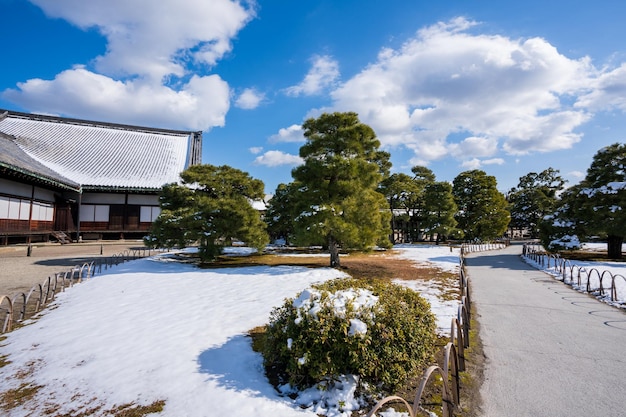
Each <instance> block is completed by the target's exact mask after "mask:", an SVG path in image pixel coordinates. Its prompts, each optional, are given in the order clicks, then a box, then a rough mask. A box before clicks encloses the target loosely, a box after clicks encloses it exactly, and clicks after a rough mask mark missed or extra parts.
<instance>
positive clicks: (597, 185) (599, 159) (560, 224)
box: [541, 143, 626, 259]
mask: <svg viewBox="0 0 626 417" xmlns="http://www.w3.org/2000/svg"><path fill="white" fill-rule="evenodd" d="M624 207H626V145H625V144H620V143H615V144H613V145H610V146H607V147H605V148H602V149H600V150H599V151H598V152H597V153H596V154H595V155H594V157H593V160H592V162H591V166H590V167H589V169H588V170H587V175H586V177H585V179H584V180H583V181H581V183H580V184H577V185H575V186H573V187H571V188H569V189H568V190H566V191H565V192H564V193H563V195H562V196H561V200H560V202H559V205H558V207H557V208H556V210H555V211H554V213H552V215H550V216H548V217H547V218H546V219H545V221H544V222H543V224H542V227H541V232H542V233H541V239H542V242H543V243H544V246H546V247H553V248H558V246H559V242H562V241H563V237H564V236H566V237H567V238H571V237H572V235H576V238H577V239H581V238H585V237H590V236H597V237H599V238H602V239H606V241H607V252H608V257H609V258H610V259H620V258H621V257H622V243H623V242H624V237H625V236H626V211H625V209H624Z"/></svg>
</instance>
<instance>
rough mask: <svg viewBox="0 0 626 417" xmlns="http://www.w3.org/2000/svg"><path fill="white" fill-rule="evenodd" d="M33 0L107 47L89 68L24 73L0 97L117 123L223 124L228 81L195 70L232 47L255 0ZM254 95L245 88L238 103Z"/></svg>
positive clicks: (247, 102)
mask: <svg viewBox="0 0 626 417" xmlns="http://www.w3.org/2000/svg"><path fill="white" fill-rule="evenodd" d="M32 2H33V3H34V4H36V5H38V6H39V7H41V8H42V9H43V10H44V12H45V13H46V14H47V15H48V16H50V17H53V18H61V19H65V20H67V21H68V22H70V23H72V24H74V25H76V26H78V27H80V28H82V29H85V30H88V29H95V30H97V31H98V32H100V33H101V34H102V35H103V36H104V37H105V38H106V41H107V44H106V52H105V53H104V55H102V56H98V57H94V60H93V68H91V67H89V68H87V67H84V66H77V67H75V68H72V69H68V70H65V71H63V72H61V73H59V74H57V75H56V76H55V77H54V79H52V80H41V79H31V80H27V81H25V82H23V83H19V84H18V85H17V88H16V89H9V90H5V91H4V92H3V94H2V96H3V98H5V99H7V100H9V101H12V102H14V103H16V104H19V105H20V106H22V107H25V108H28V109H29V110H30V111H35V112H44V113H47V114H51V113H53V114H61V115H71V116H74V117H84V118H90V119H97V120H109V121H115V122H120V123H130V124H147V125H151V126H159V127H171V128H179V129H194V130H208V129H210V128H212V127H215V126H223V125H224V123H225V115H226V113H227V112H228V110H229V107H230V91H229V90H230V89H229V87H228V84H227V83H226V82H225V81H224V80H222V79H221V78H220V77H219V76H218V75H202V76H201V75H197V74H200V73H202V74H204V73H206V68H208V67H210V66H212V65H214V64H215V63H216V61H217V60H219V59H220V58H222V57H223V56H224V55H225V54H227V53H228V52H229V51H230V50H231V48H232V45H231V39H233V37H235V36H236V34H237V32H238V31H239V30H241V28H243V26H244V25H245V24H247V23H248V22H249V21H250V19H252V18H253V17H254V16H255V10H254V3H252V2H250V3H243V2H239V1H230V0H212V1H208V2H207V1H204V0H186V1H184V2H180V1H177V0H160V1H156V2H155V1H152V0H133V1H126V0H90V1H76V0H32ZM244 5H245V6H247V7H248V8H246V7H244ZM200 67H204V70H202V71H198V68H200ZM252 103H253V98H252V96H251V95H247V96H244V97H243V98H241V97H240V101H237V103H236V104H238V105H241V106H251V105H252Z"/></svg>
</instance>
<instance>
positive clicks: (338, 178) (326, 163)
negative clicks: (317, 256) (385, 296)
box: [283, 112, 391, 267]
mask: <svg viewBox="0 0 626 417" xmlns="http://www.w3.org/2000/svg"><path fill="white" fill-rule="evenodd" d="M302 127H303V129H304V136H305V137H306V139H307V141H306V143H305V144H304V145H303V146H302V147H301V148H300V157H302V158H303V159H304V164H303V165H300V166H298V167H296V168H294V169H293V170H292V177H293V179H294V182H293V184H292V185H291V186H289V187H290V188H289V190H290V191H289V193H288V194H289V197H290V198H292V199H293V205H291V203H290V204H289V206H290V207H292V208H293V211H292V213H293V214H294V217H293V227H294V230H293V238H294V241H295V242H296V243H299V244H304V245H311V244H317V245H320V244H321V245H324V246H326V247H327V248H328V250H329V252H330V265H331V266H332V267H336V266H340V260H339V247H340V246H342V247H346V248H355V249H367V248H371V247H373V246H375V245H378V246H381V247H389V246H390V242H389V234H390V226H389V222H390V219H391V214H390V212H389V210H387V203H386V201H385V197H384V196H383V195H382V194H381V193H379V192H378V191H377V188H378V184H379V183H380V182H381V180H382V179H383V177H384V176H386V175H388V170H389V168H390V166H391V163H390V162H389V154H388V153H387V152H383V151H381V150H379V146H380V142H379V141H378V139H376V135H375V133H374V131H373V130H372V128H371V127H369V126H368V125H365V124H363V123H361V122H360V121H359V119H358V116H357V115H356V113H351V112H349V113H332V114H328V113H325V114H322V115H321V116H320V117H318V118H317V119H309V120H307V121H306V122H305V123H304V124H303V126H302ZM283 199H284V197H283Z"/></svg>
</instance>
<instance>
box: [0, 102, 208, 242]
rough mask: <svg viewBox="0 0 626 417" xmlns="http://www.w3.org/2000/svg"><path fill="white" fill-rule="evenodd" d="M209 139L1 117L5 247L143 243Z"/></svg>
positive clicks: (0, 215) (0, 214)
mask: <svg viewBox="0 0 626 417" xmlns="http://www.w3.org/2000/svg"><path fill="white" fill-rule="evenodd" d="M201 158H202V132H191V131H179V130H168V129H156V128H149V127H139V126H128V125H120V124H112V123H101V122H94V121H87V120H77V119H69V118H62V117H51V116H42V115H35V114H27V113H19V112H13V111H6V110H0V244H8V243H12V242H31V241H42V240H48V239H49V238H50V237H51V236H52V237H55V238H56V239H57V240H63V239H64V236H67V237H69V239H72V240H78V239H83V238H84V239H103V238H104V239H107V238H110V239H119V238H125V237H127V238H128V237H141V236H143V235H144V234H145V232H146V231H147V230H149V228H150V226H151V224H152V222H153V220H154V219H155V218H156V217H157V216H158V215H159V202H158V193H159V191H160V189H161V187H162V186H163V185H164V184H167V183H172V182H177V181H178V180H179V174H180V173H181V172H182V171H184V170H185V169H186V168H188V167H189V166H191V165H194V164H199V163H201Z"/></svg>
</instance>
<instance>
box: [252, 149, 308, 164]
mask: <svg viewBox="0 0 626 417" xmlns="http://www.w3.org/2000/svg"><path fill="white" fill-rule="evenodd" d="M254 163H255V165H265V166H268V167H276V166H280V165H293V166H295V165H301V164H302V163H303V161H302V158H300V157H299V156H298V155H291V154H288V153H284V152H281V151H267V152H265V153H264V154H263V155H261V156H257V157H256V159H255V160H254Z"/></svg>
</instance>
